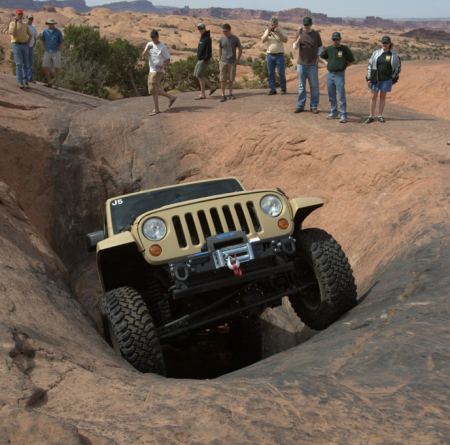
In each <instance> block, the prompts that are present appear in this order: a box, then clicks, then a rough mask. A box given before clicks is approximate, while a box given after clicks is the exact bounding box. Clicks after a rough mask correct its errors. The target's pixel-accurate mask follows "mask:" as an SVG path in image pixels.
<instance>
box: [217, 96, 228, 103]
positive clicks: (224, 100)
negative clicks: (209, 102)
mask: <svg viewBox="0 0 450 445" xmlns="http://www.w3.org/2000/svg"><path fill="white" fill-rule="evenodd" d="M226 101H227V98H226V97H225V96H222V97H221V98H220V100H219V102H226Z"/></svg>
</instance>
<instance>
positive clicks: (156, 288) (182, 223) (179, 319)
mask: <svg viewBox="0 0 450 445" xmlns="http://www.w3.org/2000/svg"><path fill="white" fill-rule="evenodd" d="M322 205H323V201H322V200H321V199H319V198H291V199H289V198H288V197H287V196H286V194H285V193H284V192H283V191H282V190H280V189H276V190H252V191H247V190H245V189H244V187H243V186H242V184H241V183H240V182H239V180H237V179H236V178H223V179H214V180H205V181H198V182H191V183H184V184H177V185H173V186H169V187H162V188H157V189H152V190H145V191H140V192H137V193H131V194H127V195H122V196H117V197H114V198H110V199H108V200H107V201H106V208H105V223H104V229H103V230H101V231H97V232H93V233H90V234H88V235H87V244H88V250H89V251H91V252H92V251H96V253H97V267H98V272H99V276H100V280H101V284H102V287H103V290H104V294H103V297H102V301H101V304H100V308H101V316H102V321H103V328H104V335H105V338H106V340H107V341H108V342H109V343H110V345H111V346H112V347H113V348H114V349H115V350H116V351H117V352H118V353H120V354H121V355H122V356H123V357H124V358H125V359H126V360H127V361H128V362H129V363H130V364H131V365H132V366H134V367H135V368H136V369H137V370H139V371H141V372H154V373H158V374H162V375H164V374H165V372H166V371H165V370H166V366H165V362H164V356H163V348H162V346H163V345H164V344H168V343H170V342H171V341H173V340H174V339H176V338H177V337H179V336H186V335H195V333H198V332H199V331H202V330H203V331H205V330H210V329H214V328H215V327H218V326H222V327H223V326H228V327H229V332H232V333H233V334H234V336H235V338H237V341H236V342H235V344H236V345H237V350H236V351H235V352H236V356H241V357H244V358H243V360H244V361H245V357H246V358H247V360H250V362H252V361H256V360H257V359H258V355H259V354H260V351H258V338H260V330H261V326H260V323H259V316H260V314H261V313H262V312H263V311H264V309H266V308H267V307H276V306H279V305H280V304H281V300H282V298H283V297H288V298H289V300H290V303H291V305H292V307H293V309H294V310H295V312H296V313H297V315H298V316H299V317H300V318H301V320H302V321H303V322H304V323H305V324H306V325H307V326H309V327H310V328H312V329H316V330H320V329H325V328H326V327H328V326H329V325H330V324H331V323H333V322H334V321H336V320H337V319H338V318H339V317H340V316H341V315H342V314H343V313H345V312H346V311H348V310H349V309H350V308H352V307H353V306H354V305H355V304H356V299H357V295H356V286H355V280H354V277H353V272H352V269H351V267H350V264H349V262H348V259H347V257H346V255H345V254H344V252H343V251H342V249H341V247H340V245H339V244H338V243H337V242H336V241H335V240H334V238H333V237H332V236H331V235H329V234H328V233H327V232H325V231H324V230H321V229H316V228H308V229H303V228H302V225H303V222H304V220H305V218H306V217H307V216H308V215H309V214H310V213H311V212H312V211H314V210H316V209H318V208H319V207H321V206H322ZM245 348H247V350H245ZM243 349H244V350H243ZM252 349H253V350H252Z"/></svg>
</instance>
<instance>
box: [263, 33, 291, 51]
mask: <svg viewBox="0 0 450 445" xmlns="http://www.w3.org/2000/svg"><path fill="white" fill-rule="evenodd" d="M261 39H262V41H263V43H266V44H267V54H284V45H283V40H287V35H286V34H285V32H284V31H283V30H282V29H280V28H277V29H276V30H275V31H270V29H266V30H265V31H264V34H263V36H262V38H261Z"/></svg>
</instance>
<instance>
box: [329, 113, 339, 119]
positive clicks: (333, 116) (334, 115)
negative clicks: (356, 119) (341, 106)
mask: <svg viewBox="0 0 450 445" xmlns="http://www.w3.org/2000/svg"><path fill="white" fill-rule="evenodd" d="M337 118H338V116H337V114H333V113H329V114H327V119H337Z"/></svg>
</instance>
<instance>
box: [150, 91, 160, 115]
mask: <svg viewBox="0 0 450 445" xmlns="http://www.w3.org/2000/svg"><path fill="white" fill-rule="evenodd" d="M152 96H153V102H154V103H155V108H154V110H153V112H152V113H159V112H160V111H159V98H158V90H157V89H156V88H155V89H154V91H153V93H152Z"/></svg>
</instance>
